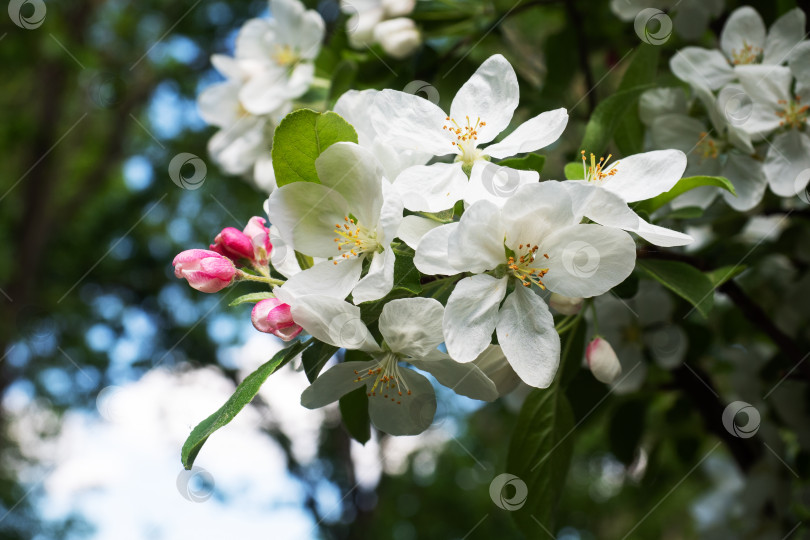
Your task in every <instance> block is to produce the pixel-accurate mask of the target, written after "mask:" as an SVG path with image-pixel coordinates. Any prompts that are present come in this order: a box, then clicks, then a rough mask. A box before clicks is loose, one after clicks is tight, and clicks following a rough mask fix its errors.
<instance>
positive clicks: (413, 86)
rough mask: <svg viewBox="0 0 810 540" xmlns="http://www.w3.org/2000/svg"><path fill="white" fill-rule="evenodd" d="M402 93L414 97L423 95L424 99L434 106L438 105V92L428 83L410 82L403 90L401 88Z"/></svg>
mask: <svg viewBox="0 0 810 540" xmlns="http://www.w3.org/2000/svg"><path fill="white" fill-rule="evenodd" d="M402 91H403V92H405V93H406V94H413V95H415V96H418V95H423V96H424V98H425V99H427V100H428V101H430V102H431V103H433V104H434V105H438V103H439V91H438V90H436V87H435V86H433V85H432V84H430V83H429V82H425V81H411V82H409V83H408V84H406V85H405V88H403V89H402Z"/></svg>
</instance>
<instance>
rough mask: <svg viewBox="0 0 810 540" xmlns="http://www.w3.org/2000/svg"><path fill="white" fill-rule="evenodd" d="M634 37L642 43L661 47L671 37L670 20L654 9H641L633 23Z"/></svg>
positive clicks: (664, 14) (667, 16)
mask: <svg viewBox="0 0 810 540" xmlns="http://www.w3.org/2000/svg"><path fill="white" fill-rule="evenodd" d="M633 27H634V28H635V30H636V35H637V36H638V37H639V39H640V40H641V41H643V42H644V43H648V44H650V45H663V44H664V43H666V42H667V41H668V40H669V37H670V36H671V35H672V19H670V18H669V15H667V14H666V13H664V12H663V11H661V10H660V9H656V8H646V9H642V10H641V11H639V12H638V15H636V20H635V21H633Z"/></svg>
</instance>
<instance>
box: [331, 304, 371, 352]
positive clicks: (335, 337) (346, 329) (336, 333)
mask: <svg viewBox="0 0 810 540" xmlns="http://www.w3.org/2000/svg"><path fill="white" fill-rule="evenodd" d="M327 332H328V334H329V337H330V339H331V340H332V343H335V344H337V345H340V346H341V347H345V348H347V349H359V348H360V347H361V346H362V345H363V344H364V343H365V342H366V338H367V337H368V329H367V328H366V325H365V324H363V320H362V319H361V318H360V316H359V315H353V314H349V313H341V314H340V315H338V316H337V317H335V318H334V319H333V320H332V321H330V322H329V324H328V326H327Z"/></svg>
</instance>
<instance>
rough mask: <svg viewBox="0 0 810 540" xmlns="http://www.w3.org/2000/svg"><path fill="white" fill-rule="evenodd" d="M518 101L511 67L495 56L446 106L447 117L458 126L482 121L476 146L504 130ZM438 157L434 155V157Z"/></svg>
mask: <svg viewBox="0 0 810 540" xmlns="http://www.w3.org/2000/svg"><path fill="white" fill-rule="evenodd" d="M519 100H520V88H519V86H518V80H517V75H515V70H514V69H512V64H510V63H509V61H508V60H507V59H506V58H504V57H503V56H501V55H500V54H496V55H493V56H490V57H489V58H487V59H486V60H485V61H484V63H483V64H481V66H480V67H479V68H478V69H477V70H476V71H475V73H473V74H472V76H471V77H470V79H469V80H468V81H467V82H465V83H464V84H463V85H462V87H461V88H460V89H459V91H458V93H457V94H456V97H455V98H453V103H452V105H451V106H450V117H451V118H453V119H454V120H455V121H456V122H457V123H458V124H459V125H465V124H466V117H469V119H470V124H475V122H476V120H477V119H480V120H481V121H482V122H486V125H485V126H484V127H482V128H480V129H479V130H478V143H479V144H484V143H488V142H489V141H491V140H492V139H494V138H495V137H496V136H497V135H498V134H499V133H500V132H502V131H503V130H505V129H506V128H507V126H508V125H509V122H510V121H511V120H512V115H513V114H514V112H515V109H516V108H517V106H518V101H519ZM437 155H438V154H437Z"/></svg>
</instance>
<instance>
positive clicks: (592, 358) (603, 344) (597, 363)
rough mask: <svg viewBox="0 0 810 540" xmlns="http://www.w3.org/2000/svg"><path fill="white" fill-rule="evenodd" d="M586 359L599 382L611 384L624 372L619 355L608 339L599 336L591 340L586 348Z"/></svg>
mask: <svg viewBox="0 0 810 540" xmlns="http://www.w3.org/2000/svg"><path fill="white" fill-rule="evenodd" d="M585 359H586V360H587V361H588V367H589V368H590V369H591V373H593V376H594V377H595V378H596V380H597V381H599V382H603V383H605V384H610V383H612V382H613V381H615V380H616V378H617V377H618V376H619V375H621V374H622V365H621V364H620V363H619V357H618V356H616V353H615V352H614V351H613V347H611V346H610V343H608V342H607V340H606V339H603V338H599V337H598V338H595V339H594V340H593V341H591V342H590V343H589V344H588V347H587V349H585Z"/></svg>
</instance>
